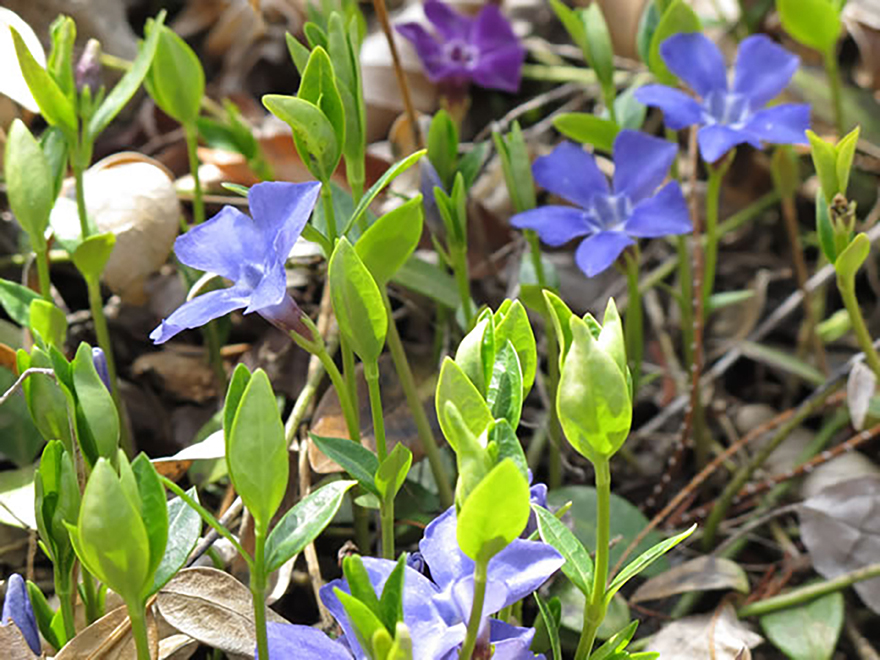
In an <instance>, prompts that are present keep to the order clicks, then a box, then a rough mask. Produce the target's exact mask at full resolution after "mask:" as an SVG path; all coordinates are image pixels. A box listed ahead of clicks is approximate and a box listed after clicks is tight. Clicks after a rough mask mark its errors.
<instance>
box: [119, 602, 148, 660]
mask: <svg viewBox="0 0 880 660" xmlns="http://www.w3.org/2000/svg"><path fill="white" fill-rule="evenodd" d="M125 605H126V608H127V609H128V619H129V621H131V634H132V637H134V643H135V646H136V647H137V657H138V660H152V656H151V654H150V639H149V637H147V622H146V617H145V614H146V612H145V610H144V604H143V603H139V602H134V603H126V604H125Z"/></svg>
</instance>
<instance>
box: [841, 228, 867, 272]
mask: <svg viewBox="0 0 880 660" xmlns="http://www.w3.org/2000/svg"><path fill="white" fill-rule="evenodd" d="M870 251H871V241H870V239H869V238H868V236H867V234H857V235H856V237H855V238H854V239H852V241H850V244H849V245H848V246H847V247H846V249H845V250H844V251H843V252H841V253H840V254H839V255H837V261H835V262H834V269H835V270H836V271H837V277H838V279H840V280H843V281H848V282H852V281H853V279H854V278H855V276H856V273H857V272H858V270H859V268H861V267H862V264H863V263H865V259H867V258H868V254H869V253H870Z"/></svg>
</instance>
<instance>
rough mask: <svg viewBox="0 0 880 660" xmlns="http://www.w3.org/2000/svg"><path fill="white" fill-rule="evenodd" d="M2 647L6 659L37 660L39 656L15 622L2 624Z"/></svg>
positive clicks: (0, 647) (0, 644)
mask: <svg viewBox="0 0 880 660" xmlns="http://www.w3.org/2000/svg"><path fill="white" fill-rule="evenodd" d="M0 649H2V650H3V657H4V658H5V659H6V660H35V658H36V657H37V656H35V655H34V652H33V651H31V647H30V646H28V643H27V641H26V640H25V638H24V635H22V634H21V630H19V629H18V626H17V625H15V624H14V623H9V624H7V625H5V626H4V625H0Z"/></svg>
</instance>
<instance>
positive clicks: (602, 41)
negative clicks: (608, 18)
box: [579, 2, 614, 95]
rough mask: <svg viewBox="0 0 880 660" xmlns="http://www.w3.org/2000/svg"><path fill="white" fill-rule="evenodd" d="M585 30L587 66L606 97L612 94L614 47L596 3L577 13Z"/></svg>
mask: <svg viewBox="0 0 880 660" xmlns="http://www.w3.org/2000/svg"><path fill="white" fill-rule="evenodd" d="M579 13H580V15H581V21H583V24H584V28H585V36H586V43H587V50H588V52H589V58H588V60H589V64H590V66H591V67H592V68H593V70H594V71H595V72H596V75H597V76H598V78H599V82H600V83H601V85H602V87H603V89H605V90H607V91H606V92H605V94H606V95H608V94H609V93H610V94H612V95H613V93H614V47H613V46H612V44H611V34H610V33H609V32H608V24H607V23H606V22H605V16H604V15H603V14H602V8H601V7H600V6H599V4H598V3H596V2H594V3H592V4H590V6H589V7H587V8H586V9H582V10H580V11H579Z"/></svg>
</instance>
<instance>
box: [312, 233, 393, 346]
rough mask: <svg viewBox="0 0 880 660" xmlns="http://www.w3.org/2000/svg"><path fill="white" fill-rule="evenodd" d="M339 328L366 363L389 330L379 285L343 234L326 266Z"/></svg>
mask: <svg viewBox="0 0 880 660" xmlns="http://www.w3.org/2000/svg"><path fill="white" fill-rule="evenodd" d="M327 278H328V283H329V286H330V298H331V300H332V301H333V312H334V313H335V314H336V320H337V322H338V323H339V331H340V332H341V333H342V334H343V335H344V336H345V337H346V339H348V342H349V344H350V345H351V348H352V350H353V351H354V352H355V353H356V354H357V356H358V357H359V358H360V359H361V360H363V361H364V362H365V363H372V362H375V361H376V360H378V359H379V355H381V354H382V348H383V346H385V334H386V332H387V331H388V313H387V311H386V310H385V303H384V301H383V300H382V294H381V293H379V287H378V286H376V282H375V280H374V279H373V276H372V275H370V271H369V270H367V267H366V266H365V265H364V262H363V261H361V258H360V257H359V256H358V254H357V252H356V251H355V249H354V248H353V247H352V246H351V243H349V242H348V239H347V238H345V237H343V238H341V239H339V242H338V243H337V244H336V249H335V250H334V251H333V255H332V256H331V257H330V264H329V266H328V268H327Z"/></svg>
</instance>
